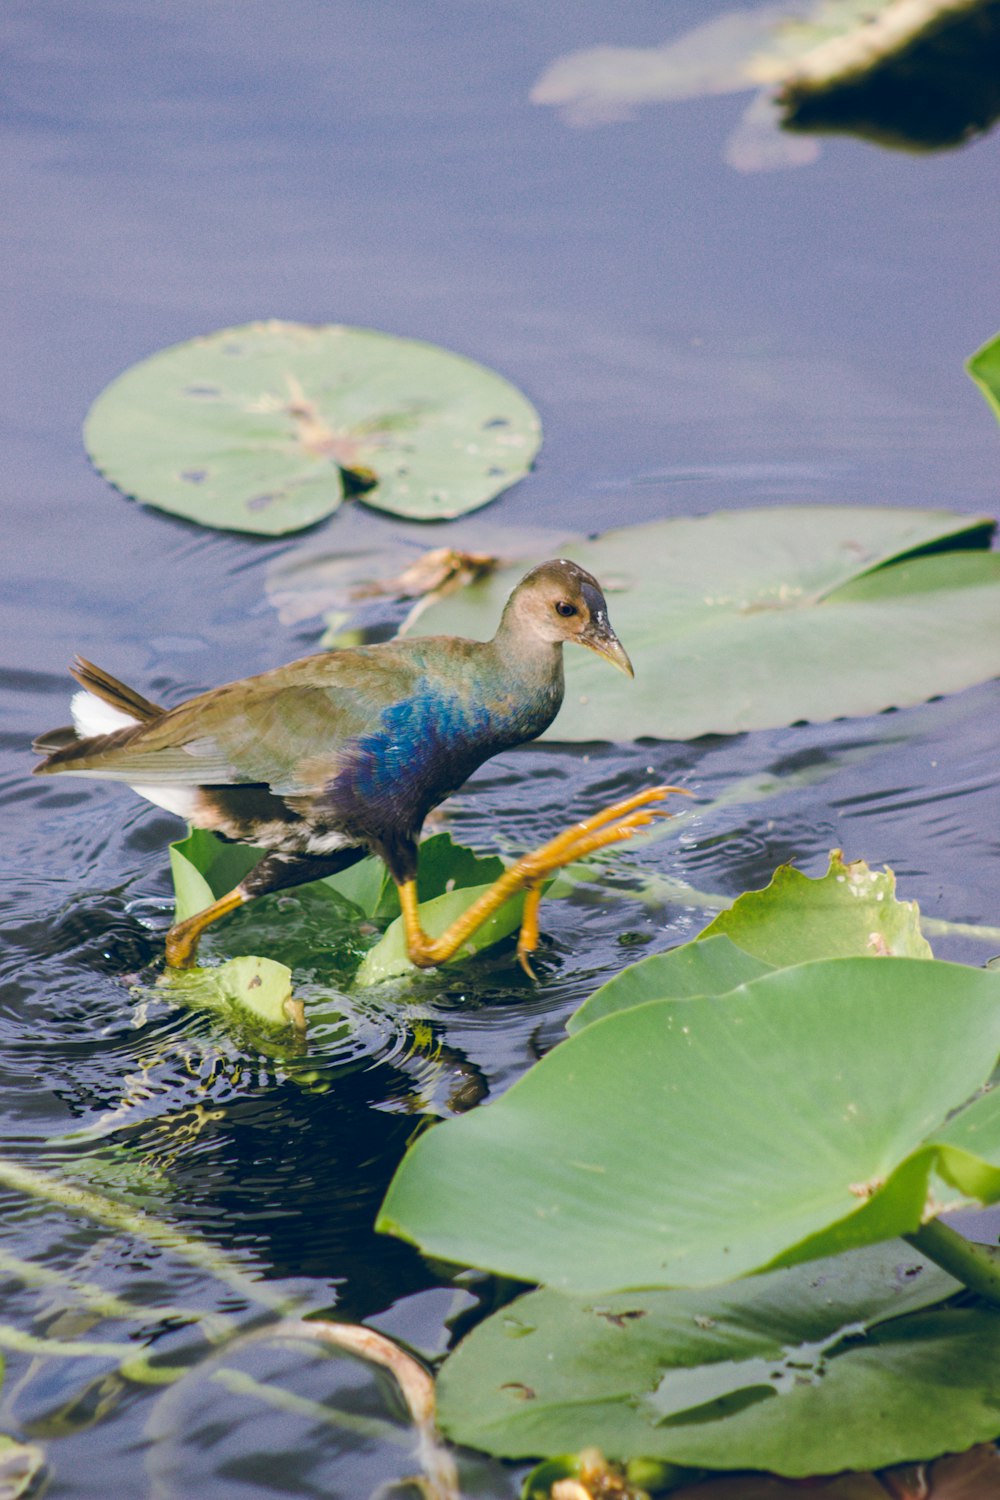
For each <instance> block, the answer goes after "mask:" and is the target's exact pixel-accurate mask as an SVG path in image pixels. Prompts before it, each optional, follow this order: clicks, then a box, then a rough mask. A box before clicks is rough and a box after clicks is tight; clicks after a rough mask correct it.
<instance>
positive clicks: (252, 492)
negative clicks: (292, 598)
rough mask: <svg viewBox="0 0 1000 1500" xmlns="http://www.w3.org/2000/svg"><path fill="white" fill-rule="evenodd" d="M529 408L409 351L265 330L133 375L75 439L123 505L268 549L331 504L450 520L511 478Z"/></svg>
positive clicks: (488, 373) (475, 375) (329, 329)
mask: <svg viewBox="0 0 1000 1500" xmlns="http://www.w3.org/2000/svg"><path fill="white" fill-rule="evenodd" d="M540 440H541V427H540V423H539V419H538V414H537V413H536V411H535V409H534V407H533V406H532V405H531V403H530V402H529V401H528V400H527V399H526V397H524V396H522V394H521V393H520V391H518V390H517V389H516V388H515V387H514V386H512V385H511V384H510V382H509V381H507V380H504V379H503V377H502V376H500V375H497V374H496V373H495V372H494V371H493V370H488V369H486V368H485V366H483V365H479V364H476V363H475V362H474V361H472V360H469V359H465V358H463V357H462V356H461V355H458V354H453V353H451V352H450V351H449V350H447V349H439V348H437V347H436V346H435V345H433V344H425V343H420V342H418V341H417V340H415V339H402V338H396V337H394V336H393V335H391V334H387V333H379V332H376V331H375V330H374V329H369V328H345V327H342V326H340V325H338V324H330V325H327V326H323V327H313V326H310V325H308V324H304V323H285V322H279V321H277V320H272V321H270V322H263V323H248V324H246V325H244V326H243V327H240V328H223V329H219V330H218V331H216V332H215V333H210V334H206V335H205V336H204V337H202V338H196V339H191V340H189V341H188V342H187V343H183V344H175V345H173V346H172V347H171V348H169V349H163V350H161V351H160V352H159V353H158V354H154V355H152V356H151V357H150V358H149V359H145V360H142V361H141V362H140V363H138V364H135V365H132V366H131V368H129V369H128V370H126V371H125V372H124V374H122V375H120V376H119V377H118V378H117V380H114V381H112V383H111V384H110V385H109V386H108V387H107V388H106V389H105V390H104V391H102V393H101V394H100V396H98V398H97V400H96V401H95V402H94V404H93V406H92V407H91V408H90V412H89V413H88V416H87V420H86V423H85V427H84V441H85V443H86V447H87V452H88V453H89V454H90V457H91V459H92V460H93V462H94V464H95V465H96V467H97V468H98V469H99V470H100V471H101V473H102V474H103V475H104V476H105V478H107V479H109V480H110V481H111V483H112V484H114V485H115V486H116V487H117V488H118V489H120V490H122V491H124V493H125V494H127V495H131V496H133V497H134V498H135V499H137V500H142V501H144V502H145V503H146V504H148V505H154V506H156V507H158V508H159V509H160V510H167V511H171V512H172V513H173V514H174V515H179V516H185V517H187V518H188V519H189V520H192V521H199V522H201V524H202V525H206V526H216V527H222V528H224V529H227V530H231V531H250V532H257V533H261V534H263V535H268V536H274V535H278V534H281V533H283V532H287V531H297V530H299V529H300V528H301V527H303V526H309V525H311V524H312V523H313V522H315V521H318V520H321V519H322V517H324V516H327V515H329V514H330V513H331V512H332V511H334V510H336V509H337V507H338V506H339V505H340V504H341V501H342V500H343V498H344V493H345V482H344V475H345V473H346V474H348V475H349V476H352V477H351V478H350V480H349V484H350V486H351V487H353V488H357V487H361V488H363V489H364V501H365V503H366V504H367V505H373V506H375V507H377V508H378V509H379V510H386V511H391V512H392V513H393V514H395V515H402V516H409V517H411V518H413V519H416V520H424V521H436V520H441V519H442V518H444V517H447V516H456V515H461V514H462V513H464V512H465V511H469V510H475V509H477V508H478V507H479V506H481V505H485V504H486V502H487V501H488V500H492V499H493V498H494V496H496V495H498V494H499V493H500V492H501V490H505V489H507V488H508V487H509V486H510V485H512V484H514V483H515V482H516V481H517V480H518V479H521V478H522V477H523V476H524V474H525V473H527V471H528V469H529V468H530V466H531V462H532V459H533V458H534V455H535V453H536V452H537V449H538V445H539V442H540Z"/></svg>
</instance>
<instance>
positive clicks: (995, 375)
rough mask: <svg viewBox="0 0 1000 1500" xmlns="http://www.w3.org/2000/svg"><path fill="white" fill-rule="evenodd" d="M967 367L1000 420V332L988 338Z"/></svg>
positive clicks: (973, 355)
mask: <svg viewBox="0 0 1000 1500" xmlns="http://www.w3.org/2000/svg"><path fill="white" fill-rule="evenodd" d="M965 368H966V369H967V370H968V372H969V374H970V375H971V376H972V378H973V380H974V381H975V382H976V384H977V385H978V386H979V389H980V390H981V391H982V393H983V395H984V396H985V397H986V400H987V401H988V402H989V404H990V406H991V407H992V408H993V413H994V415H995V416H996V418H997V419H998V421H1000V333H998V334H997V335H996V336H995V337H994V338H991V339H989V340H988V342H987V343H985V344H984V345H983V347H982V348H981V349H977V350H976V352H975V354H971V355H970V356H969V358H968V359H967V360H966V362H965Z"/></svg>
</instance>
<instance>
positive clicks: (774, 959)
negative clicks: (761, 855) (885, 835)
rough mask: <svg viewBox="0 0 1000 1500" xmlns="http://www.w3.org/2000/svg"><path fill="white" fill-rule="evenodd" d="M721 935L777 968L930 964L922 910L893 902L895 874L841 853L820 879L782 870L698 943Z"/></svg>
mask: <svg viewBox="0 0 1000 1500" xmlns="http://www.w3.org/2000/svg"><path fill="white" fill-rule="evenodd" d="M718 936H725V937H728V938H731V939H732V941H733V942H734V943H736V944H737V946H738V947H740V948H742V949H743V950H744V951H745V952H747V953H750V954H752V955H753V956H754V957H756V958H758V959H760V960H761V961H762V962H764V963H768V964H770V965H771V966H772V967H773V968H781V967H783V966H785V965H787V964H800V963H806V962H808V961H809V960H810V959H814V958H853V957H862V958H863V957H866V956H871V957H873V958H892V957H895V958H932V957H933V954H932V953H931V946H930V944H929V943H928V941H927V939H926V938H925V937H924V935H923V933H922V932H921V931H920V908H919V907H918V906H917V903H916V902H915V901H900V900H899V899H898V898H897V896H896V877H895V875H894V874H893V872H892V871H891V870H872V869H870V868H869V866H868V865H867V864H866V863H865V861H864V860H863V859H855V860H849V861H847V862H845V860H844V857H843V855H842V853H841V851H840V850H839V849H834V851H833V853H832V854H831V855H830V867H829V869H828V870H827V872H826V874H825V875H823V876H821V877H820V878H819V879H818V880H814V879H811V878H810V877H809V876H808V875H803V873H802V871H801V870H796V869H795V867H794V866H793V865H781V866H779V868H778V869H777V870H776V871H775V872H774V876H773V878H772V880H771V883H770V885H768V886H767V887H766V888H765V889H764V890H762V891H747V892H746V893H745V894H744V895H742V896H740V897H738V898H737V900H736V901H734V902H733V905H732V906H731V907H730V908H729V909H728V910H727V911H722V912H720V913H719V915H718V916H717V917H715V918H714V919H713V921H711V922H710V923H709V925H708V926H707V927H706V928H705V930H704V931H703V932H702V933H700V934H699V936H698V938H697V939H696V941H697V942H703V941H705V940H707V939H711V938H715V937H718Z"/></svg>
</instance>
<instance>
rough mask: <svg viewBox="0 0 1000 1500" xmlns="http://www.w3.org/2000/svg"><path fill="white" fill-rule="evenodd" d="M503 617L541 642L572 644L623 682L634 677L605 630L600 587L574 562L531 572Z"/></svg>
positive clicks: (620, 649)
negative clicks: (606, 664)
mask: <svg viewBox="0 0 1000 1500" xmlns="http://www.w3.org/2000/svg"><path fill="white" fill-rule="evenodd" d="M504 613H505V615H507V614H513V616H514V618H515V619H516V620H517V623H518V624H519V625H520V626H521V627H522V628H524V627H527V628H528V629H529V630H530V631H531V632H532V634H533V635H535V636H537V637H538V638H539V639H541V640H543V641H551V642H553V643H557V642H561V641H575V642H576V644H577V645H578V646H586V647H587V648H588V650H590V651H596V653H597V655H598V656H603V657H604V658H605V660H606V661H609V662H611V663H612V665H613V666H616V667H618V668H619V669H620V670H621V671H622V672H626V673H627V674H628V676H629V677H633V676H634V675H635V674H634V672H633V671H632V663H631V662H630V661H629V659H628V654H627V652H626V650H625V647H624V646H623V645H622V643H621V641H620V640H619V639H618V637H617V636H616V635H615V633H614V631H613V630H612V628H611V623H610V621H609V620H608V606H607V603H606V601H605V598H604V594H603V592H602V590H601V585H600V584H599V583H598V581H597V579H596V578H594V577H593V576H592V575H591V574H590V573H588V572H587V571H586V569H585V568H581V567H580V566H579V565H578V564H577V563H575V562H569V561H567V559H565V558H558V559H556V560H554V561H552V562H544V563H540V564H539V566H538V567H537V568H532V570H531V572H530V573H526V574H525V576H524V577H523V578H522V579H521V582H520V583H519V584H518V586H517V588H516V589H515V590H514V592H513V593H512V594H511V596H510V599H509V601H508V603H507V609H506V610H505V611H504Z"/></svg>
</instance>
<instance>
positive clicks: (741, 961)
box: [566, 935, 776, 1034]
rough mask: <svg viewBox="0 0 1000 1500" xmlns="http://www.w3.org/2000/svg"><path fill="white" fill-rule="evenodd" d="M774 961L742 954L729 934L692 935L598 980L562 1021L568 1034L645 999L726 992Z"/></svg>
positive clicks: (721, 993) (766, 968)
mask: <svg viewBox="0 0 1000 1500" xmlns="http://www.w3.org/2000/svg"><path fill="white" fill-rule="evenodd" d="M774 967H776V965H773V964H768V963H764V962H763V961H762V960H761V959H759V958H754V957H753V956H752V955H751V954H749V953H745V952H744V951H743V949H742V948H738V947H737V946H736V944H735V943H734V942H731V941H730V940H729V938H728V937H725V936H724V935H720V936H719V937H709V938H706V939H705V940H704V941H703V942H702V941H700V940H699V939H697V938H696V939H695V940H694V941H693V942H690V943H682V944H681V946H680V947H679V948H671V949H670V951H669V953H652V954H650V956H649V957H648V958H643V959H640V960H639V962H638V963H637V964H629V966H628V968H627V969H623V970H622V972H621V973H620V974H616V975H615V977H614V979H609V980H608V982H607V984H602V985H601V987H600V989H599V990H595V991H594V993H593V994H592V995H591V996H590V998H589V1000H585V1001H584V1002H583V1004H582V1005H581V1006H580V1009H579V1010H577V1011H574V1013H573V1014H572V1015H571V1016H570V1018H569V1020H568V1021H567V1022H566V1030H567V1031H568V1032H570V1034H572V1033H573V1032H574V1031H580V1030H581V1029H582V1028H583V1027H584V1026H589V1025H590V1024H591V1023H592V1022H593V1021H600V1020H601V1018H602V1017H603V1016H610V1015H614V1014H615V1012H616V1011H619V1010H631V1009H632V1007H633V1006H635V1005H644V1004H645V1003H646V1001H647V1000H683V999H685V998H693V997H695V996H698V995H726V994H728V993H729V991H730V990H734V989H735V988H736V986H737V985H738V984H744V983H745V982H746V981H747V980H748V979H757V978H758V977H759V976H760V975H761V974H767V973H769V972H770V970H771V969H772V968H774Z"/></svg>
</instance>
